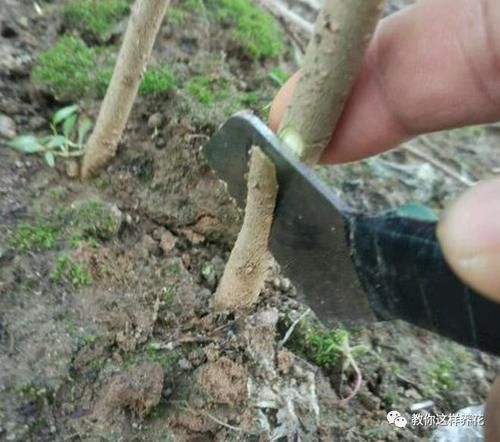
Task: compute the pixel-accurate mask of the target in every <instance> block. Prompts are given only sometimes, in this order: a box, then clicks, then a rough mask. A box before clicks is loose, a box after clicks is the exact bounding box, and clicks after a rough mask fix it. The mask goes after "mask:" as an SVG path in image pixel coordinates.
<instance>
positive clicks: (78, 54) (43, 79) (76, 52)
mask: <svg viewBox="0 0 500 442" xmlns="http://www.w3.org/2000/svg"><path fill="white" fill-rule="evenodd" d="M95 61H96V53H95V50H94V49H92V48H88V47H87V46H86V45H85V43H83V41H81V40H80V39H79V38H76V37H72V36H64V37H62V38H60V39H59V40H58V41H57V42H56V44H55V45H54V46H53V47H52V48H50V49H48V50H47V51H45V52H42V53H41V54H40V56H39V57H38V60H37V64H36V65H35V67H34V68H33V80H34V81H35V83H41V84H44V85H46V86H48V87H49V89H50V90H51V92H53V93H54V94H55V95H63V96H64V95H66V94H71V95H74V96H81V95H84V94H85V93H86V92H87V91H88V89H89V88H91V86H92V84H93V82H94V81H95V79H94V78H91V77H90V76H89V74H90V73H91V72H92V71H93V70H94V69H95Z"/></svg>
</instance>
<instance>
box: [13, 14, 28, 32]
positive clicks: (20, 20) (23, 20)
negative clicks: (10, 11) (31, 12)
mask: <svg viewBox="0 0 500 442" xmlns="http://www.w3.org/2000/svg"><path fill="white" fill-rule="evenodd" d="M16 21H17V24H18V25H19V26H21V28H23V29H28V26H29V24H30V22H29V19H28V17H25V16H21V17H19V18H18V19H17V20H16Z"/></svg>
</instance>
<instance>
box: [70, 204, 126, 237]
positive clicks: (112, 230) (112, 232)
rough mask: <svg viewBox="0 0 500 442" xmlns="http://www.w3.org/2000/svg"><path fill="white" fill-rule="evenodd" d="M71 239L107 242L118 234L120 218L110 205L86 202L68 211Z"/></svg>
mask: <svg viewBox="0 0 500 442" xmlns="http://www.w3.org/2000/svg"><path fill="white" fill-rule="evenodd" d="M67 217H68V218H69V219H68V223H69V227H70V229H71V231H72V232H73V233H72V236H71V238H72V239H74V240H75V241H77V240H80V241H81V240H83V239H90V238H93V239H100V240H109V239H111V238H112V237H114V236H116V235H117V234H118V231H119V229H120V226H121V221H122V220H121V216H120V214H119V213H118V212H117V211H115V209H114V207H113V206H112V205H111V204H108V203H104V202H102V201H95V200H86V201H82V202H80V203H79V204H77V205H76V206H74V207H72V208H71V209H69V211H68V214H67Z"/></svg>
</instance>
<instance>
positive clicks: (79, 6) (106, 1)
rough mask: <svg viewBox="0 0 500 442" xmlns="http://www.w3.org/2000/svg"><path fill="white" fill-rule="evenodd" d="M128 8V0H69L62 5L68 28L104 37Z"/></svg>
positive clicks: (100, 37)
mask: <svg viewBox="0 0 500 442" xmlns="http://www.w3.org/2000/svg"><path fill="white" fill-rule="evenodd" d="M128 9H129V1H128V0H71V1H69V2H68V3H67V4H66V5H65V7H64V14H63V15H64V21H65V24H66V26H67V27H68V28H70V29H77V30H78V31H80V32H82V33H91V34H92V35H94V36H95V37H97V38H99V39H101V40H102V39H105V38H106V37H107V36H108V35H109V33H110V31H111V30H112V28H113V25H114V24H115V23H116V22H117V21H118V20H119V19H121V18H122V17H123V16H124V15H125V14H126V13H127V11H128Z"/></svg>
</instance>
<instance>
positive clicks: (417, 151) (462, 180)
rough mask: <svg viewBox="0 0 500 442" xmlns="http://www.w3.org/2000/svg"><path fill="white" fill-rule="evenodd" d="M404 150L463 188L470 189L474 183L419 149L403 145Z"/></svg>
mask: <svg viewBox="0 0 500 442" xmlns="http://www.w3.org/2000/svg"><path fill="white" fill-rule="evenodd" d="M404 148H405V149H406V150H407V151H408V152H410V153H411V154H412V155H414V156H416V157H418V158H420V159H421V160H424V161H426V162H428V163H429V164H432V165H433V166H434V167H436V168H437V169H439V170H441V171H442V172H444V173H445V174H446V175H448V176H449V177H451V178H453V179H455V180H457V181H459V182H460V183H462V184H464V185H465V186H468V187H471V186H473V185H474V184H475V182H474V181H472V180H470V179H469V178H467V177H465V176H463V175H461V174H459V173H458V172H457V171H456V170H454V169H452V168H451V167H449V166H447V165H446V164H444V163H442V162H441V161H439V160H436V159H435V158H433V157H431V156H429V155H427V154H426V153H425V152H422V151H421V150H420V149H417V148H416V147H415V146H411V145H409V144H405V145H404Z"/></svg>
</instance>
